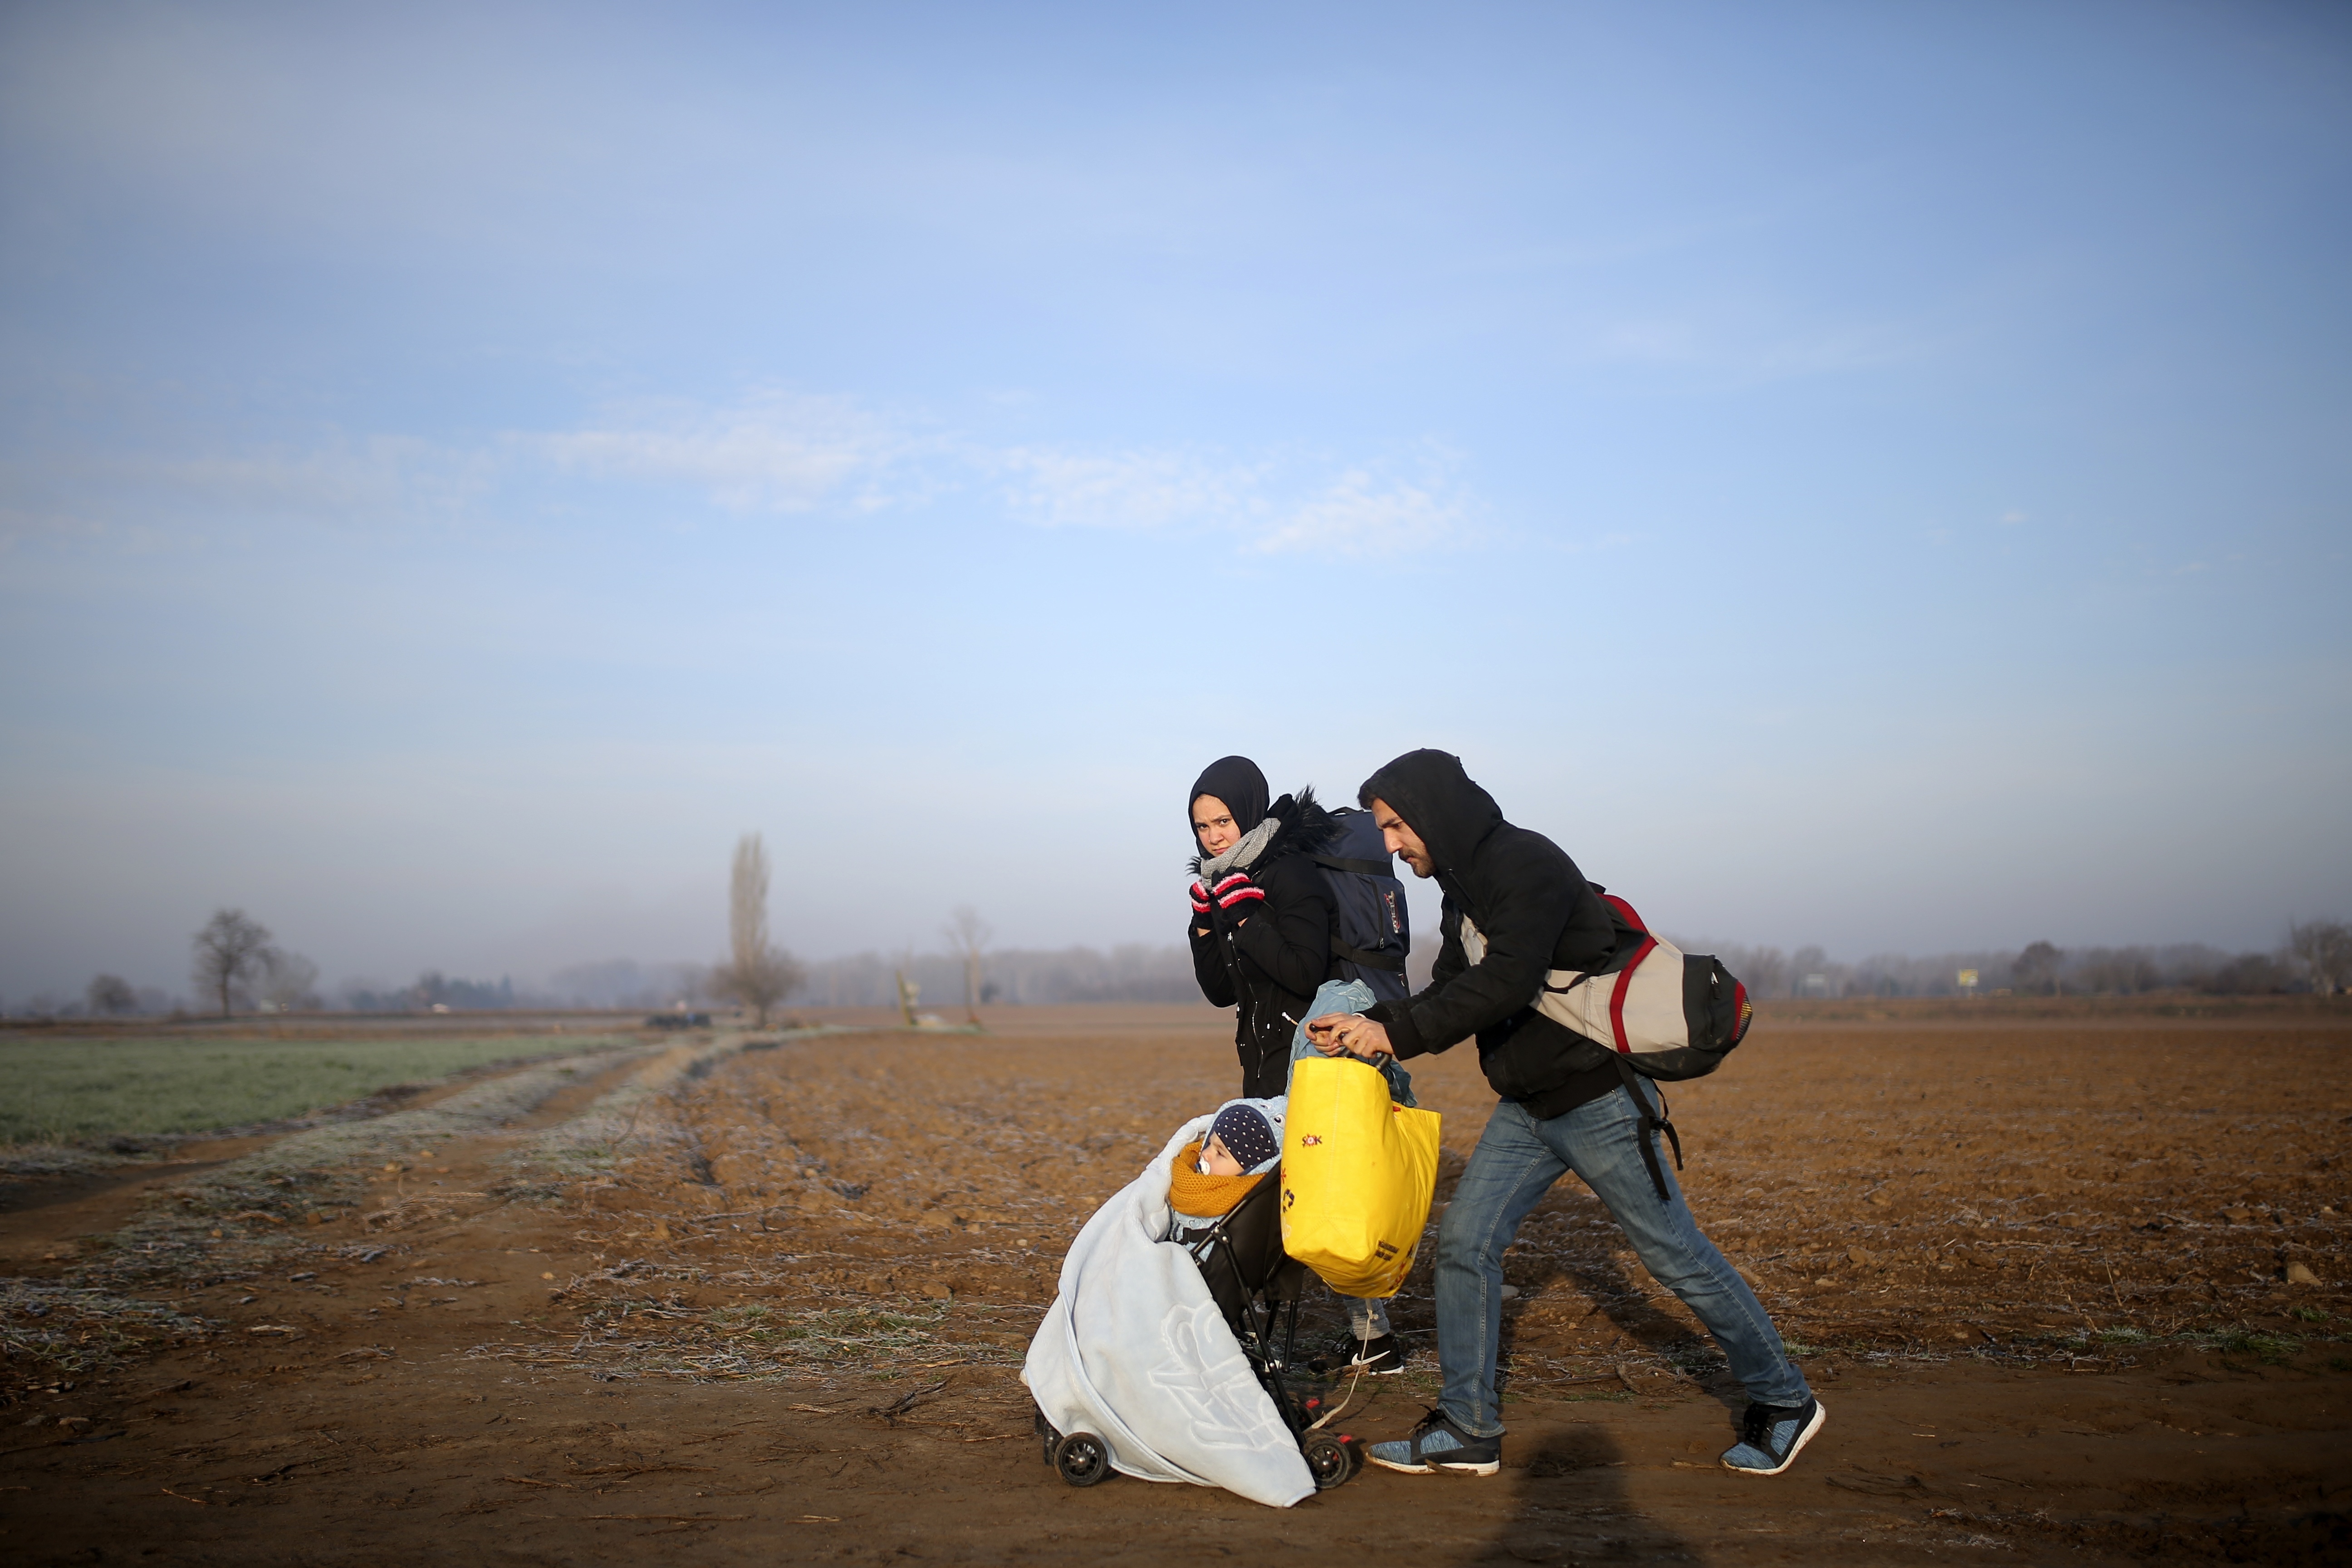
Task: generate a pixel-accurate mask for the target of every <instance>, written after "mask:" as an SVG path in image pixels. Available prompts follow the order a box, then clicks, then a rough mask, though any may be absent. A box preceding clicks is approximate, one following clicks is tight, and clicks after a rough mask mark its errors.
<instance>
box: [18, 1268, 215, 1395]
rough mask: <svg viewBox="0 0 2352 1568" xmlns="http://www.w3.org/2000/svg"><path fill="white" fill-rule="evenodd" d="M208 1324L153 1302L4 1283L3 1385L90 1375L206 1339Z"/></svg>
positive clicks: (49, 1286)
mask: <svg viewBox="0 0 2352 1568" xmlns="http://www.w3.org/2000/svg"><path fill="white" fill-rule="evenodd" d="M205 1328H206V1325H205V1321H204V1320H203V1319H201V1318H193V1317H190V1316H188V1315H187V1314H185V1313H184V1312H175V1311H173V1310H171V1309H170V1308H168V1307H163V1306H159V1305H158V1304H156V1303H155V1302H152V1301H134V1300H128V1299H126V1298H124V1297H121V1296H117V1295H113V1294H111V1293H110V1292H108V1291H105V1290H92V1289H78V1288H76V1287H73V1286H68V1285H58V1284H54V1283H50V1282H47V1281H42V1280H32V1279H0V1367H5V1372H4V1373H0V1381H5V1384H7V1385H9V1386H11V1387H24V1386H26V1385H27V1384H39V1383H40V1382H42V1381H43V1380H44V1379H45V1378H48V1377H52V1376H56V1377H68V1378H71V1377H83V1376H87V1375H89V1373H96V1372H103V1371H107V1370H109V1369H110V1368H113V1367H116V1366H120V1365H121V1364H122V1363H125V1362H127V1361H130V1360H132V1359H134V1358H136V1357H140V1356H145V1355H152V1353H154V1352H157V1351H159V1350H163V1349H166V1348H168V1347H170V1346H172V1345H175V1344H184V1343H187V1342H189V1341H192V1340H196V1339H201V1338H203V1337H204V1334H205Z"/></svg>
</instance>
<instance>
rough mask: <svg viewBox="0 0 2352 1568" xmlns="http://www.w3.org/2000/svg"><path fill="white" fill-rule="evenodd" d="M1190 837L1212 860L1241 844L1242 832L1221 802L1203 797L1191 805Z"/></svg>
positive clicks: (1209, 796) (1163, 819) (1211, 796)
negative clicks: (1195, 839)
mask: <svg viewBox="0 0 2352 1568" xmlns="http://www.w3.org/2000/svg"><path fill="white" fill-rule="evenodd" d="M1161 820H1162V821H1165V820H1166V818H1164V817H1163V818H1161ZM1192 837H1195V838H1197V839H1199V840H1200V841H1201V853H1202V854H1203V855H1206V856H1208V857H1209V858H1211V859H1215V858H1217V857H1218V856H1220V855H1222V854H1223V853H1224V852H1225V851H1226V850H1228V849H1231V848H1232V847H1234V845H1236V844H1238V843H1240V842H1241V839H1242V830H1241V829H1240V828H1238V827H1236V826H1234V814H1233V813H1232V812H1231V811H1229V810H1227V809H1226V806H1225V803H1224V802H1223V801H1222V800H1219V799H1218V798H1217V797H1216V796H1215V795H1202V796H1201V797H1200V798H1199V799H1197V800H1195V801H1193V803H1192Z"/></svg>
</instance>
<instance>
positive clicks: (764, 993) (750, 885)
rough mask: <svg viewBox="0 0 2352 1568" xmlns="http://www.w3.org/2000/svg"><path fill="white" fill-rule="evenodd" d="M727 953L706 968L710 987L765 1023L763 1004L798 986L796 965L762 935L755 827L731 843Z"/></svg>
mask: <svg viewBox="0 0 2352 1568" xmlns="http://www.w3.org/2000/svg"><path fill="white" fill-rule="evenodd" d="M727 935H728V939H729V940H728V945H729V947H730V956H729V958H728V960H727V962H726V963H722V964H720V965H719V967H718V968H717V969H716V970H714V971H713V972H712V973H711V976H710V984H711V988H712V989H713V990H715V991H717V992H718V993H719V994H720V995H722V996H729V997H731V998H733V999H734V1000H735V1001H737V1002H740V1003H741V1004H742V1005H744V1006H746V1007H749V1008H751V1011H752V1013H753V1014H754V1015H755V1016H757V1018H758V1020H759V1024H758V1026H759V1027H761V1028H762V1029H764V1028H766V1027H767V1026H768V1009H769V1008H771V1007H773V1006H774V1005H776V1004H777V1003H779V1002H781V1001H782V1000H783V999H784V998H785V997H787V996H789V995H791V994H793V992H795V991H797V990H799V989H800V986H801V981H802V978H803V975H802V973H801V966H800V965H799V964H797V963H793V958H792V955H791V954H790V953H788V952H784V950H783V949H782V948H780V947H777V946H775V945H774V944H772V942H769V940H768V851H767V847H766V846H765V845H763V844H761V841H760V836H759V835H758V834H756V833H747V834H745V835H743V837H742V838H741V839H740V840H739V841H738V842H737V843H736V846H735V871H734V876H733V878H732V879H730V882H729V884H728V889H727Z"/></svg>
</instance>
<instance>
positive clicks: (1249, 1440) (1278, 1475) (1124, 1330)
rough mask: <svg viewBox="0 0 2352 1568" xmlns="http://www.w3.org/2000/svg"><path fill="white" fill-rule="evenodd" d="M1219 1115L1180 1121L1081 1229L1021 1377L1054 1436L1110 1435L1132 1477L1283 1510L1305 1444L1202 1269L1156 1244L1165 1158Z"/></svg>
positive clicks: (1303, 1465)
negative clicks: (1187, 1484) (1186, 1484)
mask: <svg viewBox="0 0 2352 1568" xmlns="http://www.w3.org/2000/svg"><path fill="white" fill-rule="evenodd" d="M1212 1120H1213V1118H1211V1117H1207V1116H1203V1117H1200V1118H1198V1119H1197V1120H1195V1121H1188V1122H1186V1123H1185V1124H1184V1126H1183V1127H1182V1128H1181V1129H1180V1130H1179V1131H1177V1133H1176V1136H1175V1137H1173V1138H1171V1139H1170V1140H1169V1141H1168V1147H1167V1148H1165V1149H1162V1150H1161V1151H1160V1157H1159V1158H1158V1159H1156V1160H1154V1161H1152V1162H1151V1163H1150V1164H1149V1165H1147V1166H1145V1167H1144V1169H1143V1173H1142V1174H1141V1175H1139V1176H1138V1177H1136V1178H1135V1180H1133V1181H1132V1182H1129V1184H1127V1185H1126V1187H1125V1188H1123V1189H1122V1190H1121V1191H1120V1192H1119V1193H1118V1194H1117V1195H1116V1196H1114V1197H1113V1198H1112V1199H1111V1200H1110V1201H1109V1202H1108V1203H1107V1204H1105V1205H1103V1206H1102V1207H1100V1208H1099V1209H1097V1210H1096V1211H1095V1216H1094V1218H1092V1219H1090V1220H1088V1221H1087V1224H1086V1228H1085V1229H1084V1230H1081V1231H1080V1232H1078V1237H1077V1239H1076V1241H1074V1242H1072V1243H1071V1244H1070V1253H1069V1256H1068V1257H1067V1258H1064V1259H1063V1260H1062V1286H1061V1293H1060V1294H1059V1295H1057V1296H1055V1298H1054V1304H1053V1306H1052V1307H1050V1308H1048V1309H1047V1310H1046V1312H1045V1321H1044V1322H1042V1323H1040V1324H1039V1325H1038V1326H1037V1337H1036V1338H1035V1339H1034V1340H1032V1341H1030V1342H1029V1359H1028V1362H1027V1364H1025V1365H1024V1366H1023V1367H1022V1369H1021V1381H1022V1382H1024V1383H1025V1384H1028V1385H1029V1392H1030V1394H1032V1395H1033V1396H1034V1398H1035V1399H1036V1401H1037V1408H1038V1409H1040V1410H1042V1411H1044V1412H1045V1419H1046V1420H1048V1421H1050V1422H1052V1423H1053V1424H1054V1427H1055V1430H1056V1431H1059V1432H1091V1433H1093V1434H1094V1435H1095V1436H1097V1437H1100V1438H1102V1439H1103V1441H1104V1442H1105V1443H1107V1444H1108V1445H1109V1447H1110V1462H1111V1463H1112V1465H1114V1466H1115V1467H1117V1468H1118V1470H1119V1471H1120V1472H1121V1473H1122V1474H1124V1475H1129V1476H1134V1477H1136V1478H1138V1479H1141V1480H1147V1481H1191V1482H1192V1483H1193V1484H1194V1485H1195V1486H1204V1487H1223V1488H1224V1489H1226V1490H1228V1491H1232V1492H1237V1493H1239V1494H1240V1495H1241V1496H1243V1497H1245V1498H1248V1499H1249V1500H1251V1501H1253V1502H1262V1503H1267V1504H1270V1505H1272V1506H1273V1507H1276V1508H1288V1507H1289V1506H1290V1505H1291V1504H1293V1503H1295V1502H1297V1500H1299V1499H1301V1498H1303V1497H1306V1496H1307V1495H1309V1494H1310V1493H1312V1492H1313V1491H1314V1490H1315V1479H1314V1478H1313V1477H1312V1476H1311V1475H1309V1474H1308V1473H1307V1461H1306V1460H1305V1459H1304V1458H1300V1457H1299V1453H1298V1444H1297V1439H1295V1438H1293V1437H1292V1436H1291V1435H1290V1429H1289V1428H1288V1427H1286V1426H1284V1425H1283V1424H1282V1413H1281V1412H1280V1411H1278V1410H1276V1408H1275V1407H1274V1401H1273V1400H1271V1399H1269V1398H1267V1397H1266V1393H1265V1389H1263V1388H1261V1387H1260V1386H1258V1381H1257V1378H1256V1377H1255V1375H1254V1374H1253V1373H1251V1371H1250V1367H1249V1363H1248V1362H1247V1361H1246V1360H1244V1358H1243V1355H1242V1347H1241V1345H1240V1343H1239V1342H1236V1341H1235V1340H1234V1334H1233V1331H1232V1330H1231V1329H1229V1328H1227V1327H1226V1326H1225V1319H1224V1314H1223V1313H1222V1312H1220V1311H1218V1310H1217V1303H1216V1301H1215V1300H1213V1299H1212V1298H1211V1296H1210V1295H1209V1287H1208V1285H1207V1283H1206V1282H1205V1281H1203V1280H1202V1278H1201V1270H1200V1268H1198V1267H1197V1266H1196V1265H1195V1264H1194V1263H1193V1262H1192V1258H1191V1257H1190V1256H1189V1255H1188V1254H1187V1253H1186V1252H1185V1251H1184V1249H1183V1248H1182V1247H1177V1246H1173V1245H1171V1244H1169V1243H1167V1242H1163V1241H1161V1240H1160V1237H1163V1236H1165V1235H1167V1234H1168V1226H1169V1215H1168V1166H1169V1163H1170V1162H1171V1160H1173V1159H1174V1158H1175V1157H1176V1152H1177V1151H1178V1150H1179V1149H1181V1148H1182V1147H1183V1146H1184V1145H1185V1144H1187V1143H1189V1142H1192V1141H1193V1140H1194V1139H1197V1138H1202V1137H1205V1136H1207V1134H1208V1131H1209V1123H1210V1121H1212Z"/></svg>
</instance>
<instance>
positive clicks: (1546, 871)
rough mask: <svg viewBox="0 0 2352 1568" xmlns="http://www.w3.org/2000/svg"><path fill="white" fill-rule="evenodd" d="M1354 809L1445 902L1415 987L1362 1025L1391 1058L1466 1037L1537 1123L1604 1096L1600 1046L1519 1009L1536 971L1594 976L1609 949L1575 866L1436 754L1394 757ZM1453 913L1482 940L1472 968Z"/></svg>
mask: <svg viewBox="0 0 2352 1568" xmlns="http://www.w3.org/2000/svg"><path fill="white" fill-rule="evenodd" d="M1362 798H1363V803H1364V805H1366V806H1367V807H1369V806H1370V805H1371V803H1372V801H1373V800H1374V799H1375V798H1378V799H1380V800H1382V801H1384V802H1386V803H1387V804H1388V805H1389V806H1390V808H1391V809H1392V810H1393V811H1395V812H1396V814H1397V815H1398V816H1401V817H1402V818H1403V819H1404V821H1405V825H1406V826H1409V827H1411V828H1412V830H1413V831H1414V832H1415V833H1417V834H1419V835H1420V836H1421V840H1422V842H1423V844H1424V845H1426V846H1427V847H1428V849H1429V853H1430V858H1431V859H1432V860H1433V861H1435V862H1436V871H1437V882H1438V885H1439V886H1440V887H1441V888H1443V889H1444V890H1445V906H1444V913H1443V914H1442V915H1440V917H1439V919H1438V933H1439V935H1440V936H1441V937H1442V938H1443V939H1444V941H1443V944H1442V945H1441V946H1440V948H1439V950H1438V954H1437V963H1436V965H1435V967H1434V968H1433V970H1432V972H1431V974H1430V981H1429V985H1428V987H1427V988H1426V989H1424V990H1423V991H1422V992H1421V993H1420V994H1418V995H1414V996H1410V997H1407V998H1406V999H1405V1000H1404V1001H1402V1002H1383V1003H1381V1004H1380V1005H1377V1006H1375V1007H1372V1008H1370V1009H1369V1010H1368V1012H1367V1014H1366V1016H1368V1017H1371V1018H1376V1019H1379V1020H1380V1021H1381V1023H1382V1024H1384V1025H1385V1026H1387V1028H1388V1032H1389V1043H1390V1044H1391V1045H1392V1046H1394V1047H1396V1054H1397V1056H1398V1058H1400V1059H1404V1058H1412V1057H1416V1056H1420V1055H1421V1054H1423V1052H1425V1051H1442V1050H1444V1049H1446V1048H1447V1047H1451V1046H1453V1045H1454V1044H1456V1043H1457V1042H1459V1041H1461V1040H1463V1039H1465V1038H1466V1037H1470V1036H1473V1035H1475V1036H1476V1037H1477V1038H1478V1065H1479V1066H1480V1067H1481V1068H1485V1069H1486V1081H1487V1082H1488V1083H1489V1084H1491V1085H1492V1086H1493V1087H1494V1090H1495V1092H1496V1094H1498V1095H1500V1096H1501V1097H1502V1098H1503V1099H1505V1100H1518V1101H1521V1102H1522V1103H1524V1104H1526V1105H1527V1106H1528V1108H1529V1109H1530V1110H1533V1111H1534V1112H1535V1114H1536V1115H1538V1116H1540V1117H1550V1116H1556V1115H1559V1113H1560V1111H1561V1110H1567V1109H1569V1108H1570V1107H1571V1106H1573V1105H1575V1104H1579V1103H1581V1102H1582V1101H1583V1100H1587V1099H1591V1098H1592V1097H1593V1095H1594V1094H1595V1093H1597V1092H1599V1090H1600V1089H1601V1088H1602V1087H1605V1086H1612V1085H1613V1084H1614V1083H1615V1081H1616V1080H1615V1078H1614V1076H1613V1064H1612V1062H1611V1060H1610V1056H1611V1053H1610V1051H1609V1048H1608V1047H1605V1046H1601V1045H1599V1044H1596V1043H1595V1042H1593V1041H1591V1040H1588V1039H1586V1038H1585V1037H1583V1036H1582V1035H1580V1034H1578V1033H1577V1032H1576V1031H1575V1030H1573V1029H1570V1028H1568V1027H1567V1026H1564V1025H1561V1024H1558V1023H1555V1022H1554V1021H1552V1020H1551V1019H1549V1018H1547V1017H1545V1016H1543V1015H1542V1014H1540V1013H1538V1012H1537V1011H1536V1010H1535V1008H1534V1006H1533V1005H1532V1004H1533V1002H1534V1000H1535V996H1536V993H1537V992H1538V990H1539V989H1541V987H1542V985H1543V981H1544V974H1545V972H1546V971H1548V970H1552V969H1581V970H1588V971H1597V970H1601V969H1604V968H1606V967H1607V966H1608V963H1609V962H1610V960H1611V958H1612V956H1613V955H1614V953H1615V952H1616V949H1617V942H1618V928H1617V920H1616V916H1615V915H1614V914H1613V913H1612V911H1611V910H1610V908H1609V906H1608V905H1607V904H1606V903H1603V902H1602V901H1601V896H1600V894H1599V893H1598V892H1596V891H1595V890H1594V889H1593V888H1592V887H1591V884H1590V883H1588V882H1586V881H1585V879H1584V873H1582V872H1581V871H1580V870H1578V869H1577V868H1576V862H1575V861H1573V860H1571V859H1570V858H1568V856H1567V855H1566V853H1564V852H1563V851H1562V850H1561V849H1560V847H1559V845H1557V844H1554V843H1553V842H1552V841H1551V840H1550V839H1549V838H1546V837H1544V836H1543V835H1542V834H1540V833H1535V832H1531V831H1529V830H1528V829H1527V828H1524V827H1514V826H1511V825H1510V824H1509V823H1507V822H1506V821H1504V820H1503V813H1502V810H1501V808H1499V807H1498V806H1496V804H1495V799H1494V797H1493V796H1492V795H1488V794H1487V793H1486V791H1485V790H1483V789H1481V788H1479V787H1478V786H1477V784H1474V783H1473V782H1471V779H1470V776H1469V775H1468V774H1467V773H1465V772H1463V770H1462V763H1461V762H1460V761H1459V760H1458V759H1456V758H1454V757H1453V756H1451V755H1448V754H1447V753H1446V752H1407V753H1406V754H1405V755H1403V756H1402V757H1399V758H1398V759H1397V760H1396V761H1394V762H1392V763H1389V764H1388V766H1386V767H1384V768H1382V769H1381V771H1380V772H1379V773H1374V774H1373V775H1372V776H1371V777H1370V779H1369V780H1367V781H1366V782H1365V784H1364V787H1363V791H1362ZM1465 914H1466V915H1468V916H1469V917H1470V919H1471V921H1473V922H1474V923H1475V925H1476V926H1477V928H1478V931H1479V934H1480V935H1482V936H1484V937H1485V938H1486V957H1485V958H1484V959H1482V960H1481V961H1480V962H1479V963H1475V964H1474V963H1470V962H1469V955H1468V953H1467V952H1465V950H1464V948H1463V945H1462V917H1463V916H1464V915H1465ZM1602 1068H1610V1069H1612V1070H1611V1071H1610V1072H1607V1073H1603V1072H1602V1071H1601V1069H1602Z"/></svg>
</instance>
